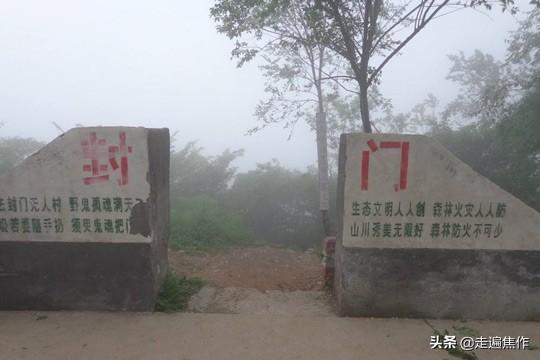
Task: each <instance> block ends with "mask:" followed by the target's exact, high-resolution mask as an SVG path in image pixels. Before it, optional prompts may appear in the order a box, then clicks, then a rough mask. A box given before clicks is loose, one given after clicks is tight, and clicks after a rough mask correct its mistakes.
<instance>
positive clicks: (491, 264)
mask: <svg viewBox="0 0 540 360" xmlns="http://www.w3.org/2000/svg"><path fill="white" fill-rule="evenodd" d="M336 256H337V261H336V279H335V282H336V283H335V286H336V296H337V302H338V308H339V312H340V314H341V315H343V316H374V317H411V318H447V319H492V320H493V319H497V320H534V321H539V320H540V302H539V299H540V251H497V250H442V249H358V248H355V249H350V248H343V247H342V246H339V244H338V248H337V253H336Z"/></svg>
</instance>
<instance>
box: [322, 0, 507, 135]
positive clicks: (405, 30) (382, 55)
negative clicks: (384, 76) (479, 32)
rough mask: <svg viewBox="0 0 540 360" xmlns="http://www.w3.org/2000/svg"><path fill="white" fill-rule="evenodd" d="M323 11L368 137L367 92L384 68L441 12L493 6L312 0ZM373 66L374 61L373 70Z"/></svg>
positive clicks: (477, 0)
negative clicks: (356, 92)
mask: <svg viewBox="0 0 540 360" xmlns="http://www.w3.org/2000/svg"><path fill="white" fill-rule="evenodd" d="M315 2H316V3H317V6H318V7H320V8H321V9H323V10H324V12H325V14H326V16H327V18H328V26H327V27H325V28H324V29H322V31H324V33H325V34H324V35H325V36H321V38H323V39H325V40H326V41H327V44H328V46H329V47H330V48H331V49H333V50H334V51H335V52H337V53H338V54H340V55H341V56H342V57H343V58H344V59H346V60H347V62H348V63H349V65H350V69H351V72H352V79H353V80H354V81H356V83H357V85H358V89H359V97H360V115H361V120H362V127H363V129H364V132H372V122H371V120H370V112H369V100H368V93H369V88H370V87H371V86H373V85H374V84H376V83H377V82H378V81H379V79H380V74H381V72H382V70H383V68H384V67H385V66H386V64H388V62H389V61H390V60H391V59H392V58H394V57H395V56H396V55H397V54H399V52H400V51H401V50H402V49H403V48H404V47H405V46H406V45H407V44H408V43H409V42H410V41H411V40H412V39H414V38H415V37H416V35H418V34H419V33H420V32H421V31H422V30H424V29H425V27H426V25H427V24H429V23H430V22H431V21H433V20H434V19H436V18H437V17H439V16H441V15H444V14H445V12H453V11H456V10H457V9H461V8H466V7H476V6H485V7H486V8H488V9H490V8H491V1H488V0H472V1H460V0H458V1H452V2H451V1H450V0H442V1H440V2H435V1H434V0H419V1H409V2H405V3H402V4H397V3H394V2H392V1H384V0H362V1H352V0H316V1H315ZM499 3H500V4H501V5H502V8H503V10H505V9H507V8H510V9H511V11H512V12H515V11H517V9H516V8H515V7H514V6H513V0H500V1H499ZM374 61H378V62H377V63H375V64H373V62H374Z"/></svg>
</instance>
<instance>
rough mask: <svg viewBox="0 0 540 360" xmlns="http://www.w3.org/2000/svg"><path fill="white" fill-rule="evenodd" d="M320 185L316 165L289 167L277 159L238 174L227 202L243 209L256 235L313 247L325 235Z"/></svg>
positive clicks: (242, 212)
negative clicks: (322, 222)
mask: <svg viewBox="0 0 540 360" xmlns="http://www.w3.org/2000/svg"><path fill="white" fill-rule="evenodd" d="M317 188H318V186H317V172H316V170H315V169H310V170H308V171H307V172H301V171H298V170H289V169H286V168H283V167H282V166H281V165H280V164H279V163H278V162H277V161H274V162H270V163H266V164H259V165H258V167H257V169H255V170H251V171H248V172H247V173H243V174H239V175H238V176H237V177H236V180H235V182H234V184H233V186H232V188H231V190H230V191H229V194H228V203H230V204H231V206H233V207H235V208H237V209H238V210H239V211H240V213H241V214H242V216H243V217H244V218H245V221H246V223H247V224H248V225H249V227H250V230H251V232H252V233H253V234H254V236H255V237H256V238H257V239H259V240H261V241H264V242H266V243H271V244H280V245H285V246H292V247H302V248H308V247H314V246H317V245H318V244H319V243H320V237H321V236H322V235H323V234H322V232H321V228H320V225H319V224H320V221H321V219H320V216H321V215H320V212H319V211H318V206H317V205H318V201H317ZM333 195H334V193H332V197H331V201H332V203H334V201H335V200H334V198H335V196H333Z"/></svg>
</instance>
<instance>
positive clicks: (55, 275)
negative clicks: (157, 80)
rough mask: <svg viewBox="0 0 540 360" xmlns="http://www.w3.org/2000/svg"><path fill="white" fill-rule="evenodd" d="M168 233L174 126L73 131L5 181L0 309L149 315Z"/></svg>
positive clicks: (0, 206) (0, 186) (0, 193)
mask: <svg viewBox="0 0 540 360" xmlns="http://www.w3.org/2000/svg"><path fill="white" fill-rule="evenodd" d="M168 231H169V131H168V129H146V128H134V127H95V128H76V129H72V130H70V131H68V132H67V133H65V134H63V135H61V136H59V137H58V138H56V139H55V140H54V141H52V142H51V143H50V144H48V145H47V146H45V147H44V148H43V149H41V150H40V151H38V152H37V153H35V154H33V155H31V156H29V157H28V158H26V159H25V160H24V161H23V162H22V163H21V164H20V165H18V166H16V167H15V168H14V169H12V171H10V172H8V173H7V174H2V175H1V176H0V309H83V310H87V309H105V310H152V309H153V306H154V302H155V300H156V297H157V293H158V290H159V287H160V284H161V282H162V280H163V278H164V276H165V274H166V272H167V242H168Z"/></svg>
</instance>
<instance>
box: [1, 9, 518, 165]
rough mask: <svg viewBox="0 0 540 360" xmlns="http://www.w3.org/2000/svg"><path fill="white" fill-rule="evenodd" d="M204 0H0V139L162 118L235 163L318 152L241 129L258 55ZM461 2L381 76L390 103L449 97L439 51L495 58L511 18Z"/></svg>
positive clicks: (296, 158) (297, 140) (296, 161)
mask: <svg viewBox="0 0 540 360" xmlns="http://www.w3.org/2000/svg"><path fill="white" fill-rule="evenodd" d="M212 3H213V1H206V0H198V1H186V0H177V1H170V0H156V1H134V0H131V1H127V0H95V1H75V0H62V1H60V0H49V1H42V0H41V1H39V0H27V1H14V0H12V1H9V0H2V1H0V49H1V52H0V54H1V55H0V122H4V126H3V127H1V128H0V136H22V137H35V138H37V139H39V140H43V141H50V140H52V139H53V138H54V137H55V136H57V135H58V134H59V132H58V130H57V129H56V128H55V127H54V126H53V125H52V124H51V122H52V121H55V122H56V123H58V124H59V125H60V126H61V127H62V128H63V129H64V130H67V129H69V128H71V127H73V126H75V125H76V124H82V125H84V126H97V125H124V126H146V127H168V128H170V129H171V131H172V132H174V131H178V136H177V140H178V142H177V145H178V146H181V145H182V144H185V143H186V142H188V141H192V140H199V145H201V146H203V147H204V148H205V149H206V151H205V152H206V153H207V154H218V153H220V152H221V151H223V150H224V149H226V148H231V149H238V148H244V149H245V151H246V152H245V155H244V156H243V157H242V158H241V159H240V160H238V161H236V163H235V165H236V166H239V167H240V168H241V169H242V170H245V169H249V168H253V167H254V166H255V163H257V162H266V161H269V160H270V159H272V158H276V159H278V160H279V161H280V162H281V163H282V164H283V165H286V166H290V167H300V168H304V167H305V166H306V165H309V164H314V163H315V161H316V153H315V151H316V150H315V149H316V147H315V136H314V134H313V133H311V132H310V131H309V130H308V129H307V127H306V126H305V125H303V124H302V125H299V126H297V128H296V130H295V133H294V136H293V138H292V139H291V140H290V141H287V137H288V135H289V133H288V131H287V130H283V129H282V128H281V127H280V125H275V126H274V127H272V128H268V129H265V130H263V131H262V132H260V133H258V134H256V135H253V136H245V133H246V131H247V130H248V129H250V128H252V127H253V126H255V125H256V119H255V118H254V116H253V112H254V108H255V105H256V104H257V102H258V100H259V99H261V98H262V97H263V96H264V92H263V87H264V79H263V78H262V76H261V75H260V72H259V70H258V68H257V66H256V64H248V65H246V66H244V67H242V68H240V69H238V68H236V65H235V62H234V61H232V60H231V59H230V50H231V49H232V47H233V43H232V42H231V41H230V40H228V39H227V38H226V37H225V36H223V35H219V34H217V32H216V30H215V24H214V23H213V22H212V20H211V19H210V18H209V7H210V5H211V4H212ZM486 14H487V16H486V15H482V14H480V13H478V12H475V11H472V10H467V11H461V12H458V13H455V14H452V15H449V16H446V17H442V18H440V19H438V20H436V21H435V22H434V23H431V24H430V25H428V27H427V29H426V30H425V31H423V32H422V33H421V34H420V35H419V36H418V37H417V38H416V39H414V40H413V42H412V43H411V44H410V45H408V46H407V47H406V48H405V50H404V51H403V54H402V55H401V56H399V57H397V58H395V59H394V60H393V61H392V62H391V63H390V64H389V65H388V67H387V68H386V70H385V71H384V73H383V77H382V91H383V94H384V95H385V96H386V97H389V98H391V99H392V101H393V103H394V106H395V109H396V111H407V110H409V109H410V108H411V107H412V106H414V105H415V104H417V103H419V102H420V101H422V100H423V99H424V98H425V96H426V95H427V94H428V93H430V92H431V93H433V94H435V95H436V96H438V97H439V98H440V99H441V100H442V101H443V102H444V101H448V100H450V99H451V98H452V97H453V96H455V94H456V88H455V87H454V85H453V84H452V83H450V82H449V81H447V80H445V77H446V74H447V72H448V68H449V66H450V63H449V61H448V60H447V55H448V54H453V53H456V52H457V51H459V50H463V51H464V52H465V53H466V54H471V53H472V51H473V50H474V49H476V48H478V49H481V50H483V51H485V52H488V53H491V54H493V55H495V56H496V57H502V56H503V54H504V50H505V48H506V44H505V42H504V40H505V38H507V32H508V31H509V30H511V29H514V28H515V27H516V23H515V19H514V18H513V17H512V16H511V15H509V14H501V13H500V11H499V10H498V9H495V10H493V11H491V12H488V13H486Z"/></svg>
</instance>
